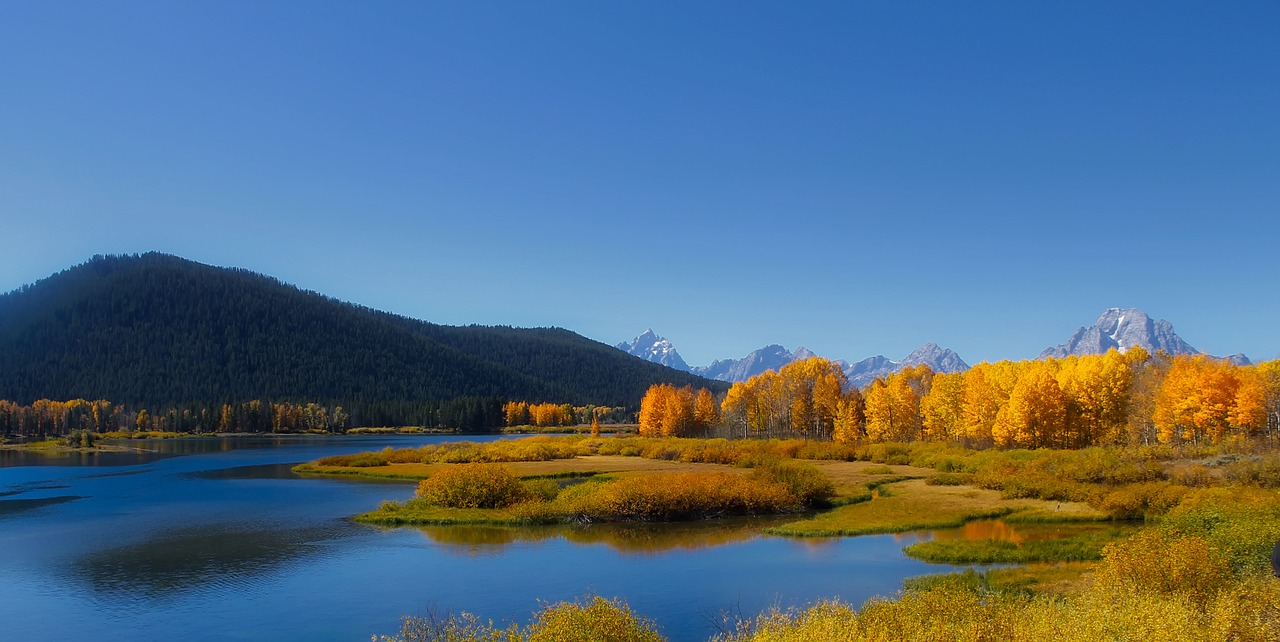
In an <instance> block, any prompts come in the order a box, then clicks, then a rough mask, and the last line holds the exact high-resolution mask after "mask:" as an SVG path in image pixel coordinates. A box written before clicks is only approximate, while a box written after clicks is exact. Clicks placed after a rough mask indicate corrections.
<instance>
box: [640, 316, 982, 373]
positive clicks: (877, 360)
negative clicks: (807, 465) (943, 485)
mask: <svg viewBox="0 0 1280 642" xmlns="http://www.w3.org/2000/svg"><path fill="white" fill-rule="evenodd" d="M617 348H618V349H619V350H622V351H624V352H627V353H629V354H631V355H634V356H638V357H641V358H643V359H647V360H649V361H653V362H655V363H663V364H664V365H670V364H669V363H664V362H663V361H661V359H664V358H665V359H668V360H670V359H671V357H670V355H671V354H675V355H676V357H677V358H678V356H679V353H677V352H676V351H675V346H673V345H672V344H671V342H670V341H668V340H667V339H665V338H662V337H660V336H658V335H656V334H655V333H654V332H653V330H652V329H646V330H645V331H644V332H643V333H641V334H640V336H638V337H636V338H635V339H633V340H632V341H630V342H626V341H624V342H622V343H619V344H617ZM816 356H818V355H816V354H814V352H813V351H811V350H809V349H808V348H805V347H804V346H801V347H798V348H796V350H795V352H792V351H790V350H787V349H786V348H784V347H783V346H781V345H778V344H772V345H767V346H765V347H763V348H760V349H759V350H755V351H752V352H751V353H749V354H747V355H746V356H744V357H742V358H740V359H717V360H716V361H713V362H711V364H710V365H705V366H692V367H689V366H687V365H686V366H685V367H684V369H686V370H687V371H689V372H691V373H693V374H696V375H698V376H701V377H706V378H708V379H716V380H719V381H725V382H729V383H737V382H742V381H746V380H747V379H750V378H751V377H754V376H756V375H759V374H761V373H763V372H765V371H768V370H775V371H776V370H778V369H779V368H781V367H783V366H785V365H787V364H788V363H791V362H793V361H799V360H801V359H807V358H809V357H816ZM834 362H835V363H836V364H837V365H838V366H840V369H841V370H843V371H844V372H845V374H846V375H847V376H848V377H849V381H850V383H851V384H852V385H855V386H858V387H862V386H865V385H867V384H869V383H871V381H872V380H873V379H875V378H876V377H879V376H885V375H888V374H892V373H894V372H898V371H899V370H902V369H903V368H906V367H908V366H915V365H920V364H924V365H928V366H929V367H930V368H932V369H933V370H934V371H935V372H960V371H963V370H967V369H969V364H967V363H965V362H964V360H963V359H961V358H960V355H958V354H956V353H955V352H954V351H952V350H949V349H946V348H941V347H939V346H938V344H936V343H933V342H930V343H926V344H924V345H923V346H920V347H919V348H917V349H916V350H915V351H913V352H912V353H911V354H909V355H907V356H906V357H903V358H902V359H900V360H897V361H895V360H892V359H889V358H887V357H884V356H879V355H878V356H874V357H868V358H866V359H863V360H862V361H858V362H856V363H852V364H850V363H849V362H848V361H845V360H843V359H836V360H834ZM680 363H681V364H684V360H683V359H680ZM672 367H677V366H672Z"/></svg>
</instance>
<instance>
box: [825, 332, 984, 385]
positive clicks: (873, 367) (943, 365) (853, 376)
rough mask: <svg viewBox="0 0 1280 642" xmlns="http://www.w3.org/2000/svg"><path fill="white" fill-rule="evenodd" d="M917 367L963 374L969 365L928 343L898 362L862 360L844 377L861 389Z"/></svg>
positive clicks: (951, 353)
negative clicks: (903, 370) (885, 377)
mask: <svg viewBox="0 0 1280 642" xmlns="http://www.w3.org/2000/svg"><path fill="white" fill-rule="evenodd" d="M918 365H926V366H929V368H930V369H931V370H933V371H934V372H946V373H951V372H963V371H965V370H968V369H969V364H967V363H965V362H964V359H961V358H960V355H958V354H956V353H955V351H954V350H951V349H949V348H942V347H939V346H938V344H936V343H933V342H932V341H930V342H929V343H926V344H924V345H922V346H920V347H919V348H916V349H915V350H913V351H912V352H911V354H909V355H907V356H905V357H903V358H902V359H901V360H899V361H893V360H890V359H887V358H885V357H883V356H879V355H877V356H874V357H869V358H867V359H863V360H862V361H859V362H857V363H855V364H853V365H851V366H849V367H848V368H846V369H845V375H846V376H848V377H849V383H850V384H852V385H854V386H857V387H859V388H862V387H865V386H866V385H867V384H870V383H871V381H872V380H873V379H875V378H876V377H883V376H887V375H890V374H893V373H895V372H898V371H899V370H902V369H903V368H908V367H912V366H918Z"/></svg>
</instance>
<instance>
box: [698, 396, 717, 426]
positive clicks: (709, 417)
mask: <svg viewBox="0 0 1280 642" xmlns="http://www.w3.org/2000/svg"><path fill="white" fill-rule="evenodd" d="M693 423H694V424H696V425H697V426H698V428H699V429H702V430H705V429H707V428H710V427H711V426H714V425H716V424H718V423H720V409H719V406H717V405H716V398H715V396H714V395H712V394H711V391H710V390H707V389H706V388H698V396H697V398H696V399H694V402H693Z"/></svg>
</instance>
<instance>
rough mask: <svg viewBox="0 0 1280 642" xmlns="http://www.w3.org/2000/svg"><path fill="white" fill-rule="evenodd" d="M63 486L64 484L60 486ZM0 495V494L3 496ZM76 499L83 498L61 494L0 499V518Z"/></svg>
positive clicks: (15, 492) (17, 492)
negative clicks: (36, 497) (38, 497)
mask: <svg viewBox="0 0 1280 642" xmlns="http://www.w3.org/2000/svg"><path fill="white" fill-rule="evenodd" d="M61 488H65V486H63V487H61ZM23 492H26V491H13V492H10V493H4V495H17V494H20V493H23ZM4 495H0V496H4ZM77 499H84V498H83V497H81V496H79V495H63V496H61V497H45V498H42V499H0V519H4V518H6V517H9V516H11V515H16V514H18V513H22V512H26V511H29V510H35V509H37V508H44V507H45V506H53V505H55V504H64V503H66V502H73V501H75V500H77Z"/></svg>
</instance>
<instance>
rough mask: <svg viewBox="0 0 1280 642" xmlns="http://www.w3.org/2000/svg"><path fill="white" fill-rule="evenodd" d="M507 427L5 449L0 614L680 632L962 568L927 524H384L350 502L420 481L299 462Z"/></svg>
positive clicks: (257, 626)
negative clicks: (950, 562) (581, 613)
mask: <svg viewBox="0 0 1280 642" xmlns="http://www.w3.org/2000/svg"><path fill="white" fill-rule="evenodd" d="M497 438H499V437H496V436H469V437H456V436H367V437H364V436H362V437H330V438H325V437H314V438H313V437H234V438H209V439H181V440H156V441H141V442H130V443H129V444H128V445H131V446H136V447H138V448H140V449H141V450H139V451H138V452H133V453H89V454H70V455H56V456H46V455H38V454H34V453H25V452H15V451H0V622H2V624H0V630H2V631H3V635H2V636H0V637H4V638H5V639H12V640H24V641H31V640H72V639H90V640H98V641H104V642H109V641H115V640H118V641H125V640H128V641H130V642H136V641H137V640H161V639H167V640H183V641H184V642H196V641H200V640H272V641H284V640H361V641H363V640H368V639H369V638H370V636H371V635H372V634H375V633H378V634H390V633H394V632H396V631H397V630H398V629H399V620H400V617H401V616H403V615H420V614H426V613H427V612H429V611H432V610H434V611H435V612H450V611H451V612H459V611H467V612H470V613H475V614H477V615H479V616H481V617H482V618H485V619H490V618H491V619H493V620H495V621H511V620H515V621H519V622H522V623H523V622H526V621H528V620H529V617H530V615H531V614H532V613H533V612H534V611H536V610H537V609H538V608H539V604H540V601H559V600H567V599H573V598H576V597H579V596H583V595H587V594H598V595H602V596H605V597H621V598H623V599H625V600H626V601H627V602H628V603H629V604H630V605H631V607H632V609H633V610H635V611H636V612H637V613H639V614H641V615H643V616H645V617H648V618H651V619H653V620H655V621H656V622H657V623H658V624H659V625H660V626H661V629H662V632H663V633H664V634H665V635H666V636H668V637H669V638H670V639H672V640H705V639H706V638H708V637H709V636H711V635H713V634H714V633H715V632H716V630H715V628H714V627H713V625H712V620H713V619H715V617H716V615H717V614H719V613H721V612H723V611H737V612H741V613H743V614H746V615H751V614H754V613H756V612H759V611H761V610H764V609H767V608H768V607H770V606H772V605H775V604H777V605H781V606H783V607H787V606H793V605H805V604H808V603H811V602H813V601H815V600H817V599H821V598H827V597H836V596H839V597H841V598H843V599H845V600H846V601H850V602H853V603H855V604H856V603H861V602H862V601H863V600H865V599H867V598H869V597H872V596H874V595H891V594H893V593H894V592H895V591H896V590H898V588H899V587H900V585H901V582H902V580H903V578H906V577H910V576H915V575H922V574H926V573H937V572H946V571H950V570H953V569H952V567H948V566H938V565H931V564H926V563H923V562H919V561H916V560H911V559H909V558H906V557H905V556H904V555H903V554H902V552H901V548H902V546H904V545H905V544H907V543H910V542H911V541H915V540H916V539H917V538H919V537H924V535H898V536H871V537H857V538H841V539H810V540H798V539H788V538H779V537H768V536H761V535H759V534H758V533H759V528H760V526H761V524H762V523H768V520H752V519H737V520H730V521H724V522H704V523H695V524H678V525H638V526H619V525H595V526H587V527H542V528H535V529H510V528H496V527H475V526H471V527H433V528H398V529H380V528H376V527H371V526H365V525H361V524H355V523H352V522H350V521H348V520H347V519H346V518H347V517H349V516H351V515H353V514H356V513H360V512H364V511H366V510H371V509H373V508H375V507H376V506H377V505H378V503H379V502H380V501H382V500H384V499H394V500H404V499H408V498H409V497H410V496H412V494H413V490H414V485H413V484H411V483H404V482H381V481H369V480H362V479H328V478H299V477H297V476H295V475H293V474H292V473H290V472H289V467H290V466H291V465H293V464H297V463H301V462H304V461H309V460H312V459H315V458H318V457H322V456H327V455H334V454H343V453H352V452H359V451H364V450H378V449H381V448H383V447H385V446H393V447H404V446H416V445H420V444H424V443H434V442H440V441H450V440H457V439H469V440H473V441H488V440H492V439H497Z"/></svg>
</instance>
